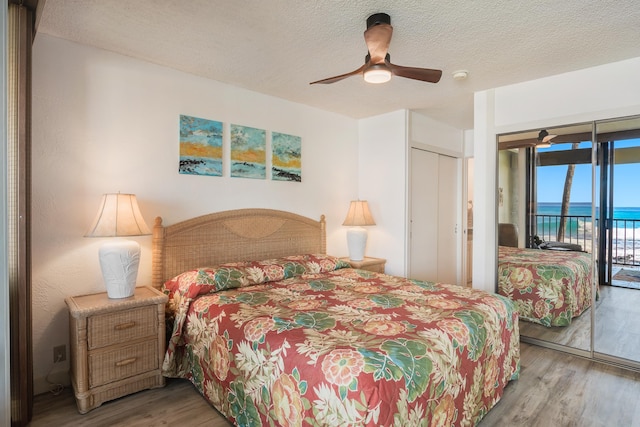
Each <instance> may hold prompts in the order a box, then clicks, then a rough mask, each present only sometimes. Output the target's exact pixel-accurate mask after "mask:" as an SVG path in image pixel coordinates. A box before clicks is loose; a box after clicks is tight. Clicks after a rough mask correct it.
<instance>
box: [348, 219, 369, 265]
mask: <svg viewBox="0 0 640 427" xmlns="http://www.w3.org/2000/svg"><path fill="white" fill-rule="evenodd" d="M347 246H348V247H349V259H350V260H352V261H362V260H363V259H364V249H365V247H366V246H367V230H366V229H365V228H363V227H351V228H349V229H348V230H347Z"/></svg>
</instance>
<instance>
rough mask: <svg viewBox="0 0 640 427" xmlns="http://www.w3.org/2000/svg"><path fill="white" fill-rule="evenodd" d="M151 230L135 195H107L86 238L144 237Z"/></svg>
mask: <svg viewBox="0 0 640 427" xmlns="http://www.w3.org/2000/svg"><path fill="white" fill-rule="evenodd" d="M147 234H151V230H149V227H148V226H147V223H146V222H144V218H143V217H142V214H141V213H140V208H139V207H138V201H137V200H136V196H135V194H120V193H117V194H114V193H112V194H105V195H103V196H102V201H101V202H100V208H99V209H98V213H97V214H96V217H95V219H94V220H93V223H92V224H91V227H90V228H89V231H87V234H85V237H116V236H144V235H147Z"/></svg>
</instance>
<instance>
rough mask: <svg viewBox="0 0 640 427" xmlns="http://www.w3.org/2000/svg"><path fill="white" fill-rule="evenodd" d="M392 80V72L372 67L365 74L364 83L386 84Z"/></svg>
mask: <svg viewBox="0 0 640 427" xmlns="http://www.w3.org/2000/svg"><path fill="white" fill-rule="evenodd" d="M389 80H391V71H389V70H387V69H386V68H382V67H380V68H375V67H371V68H369V69H368V70H367V71H365V72H364V81H365V82H367V83H374V84H380V83H386V82H388V81H389Z"/></svg>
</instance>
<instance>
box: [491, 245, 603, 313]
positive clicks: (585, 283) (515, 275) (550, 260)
mask: <svg viewBox="0 0 640 427" xmlns="http://www.w3.org/2000/svg"><path fill="white" fill-rule="evenodd" d="M592 272H593V262H592V260H591V254H587V253H583V252H573V251H553V250H540V249H521V248H511V247H506V246H500V249H499V254H498V293H500V294H501V295H504V296H506V297H508V298H510V299H511V300H513V301H514V302H515V303H516V306H517V309H518V312H519V314H520V318H521V319H524V320H528V321H530V322H535V323H539V324H541V325H544V326H567V325H569V324H571V319H573V318H574V317H576V316H579V315H580V314H582V312H584V311H585V310H586V309H587V308H589V307H590V306H591V299H592V288H591V285H592V282H593V278H592Z"/></svg>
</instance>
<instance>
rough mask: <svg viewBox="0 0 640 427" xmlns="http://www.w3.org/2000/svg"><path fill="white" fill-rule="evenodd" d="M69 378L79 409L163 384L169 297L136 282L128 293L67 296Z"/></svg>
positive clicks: (82, 411)
mask: <svg viewBox="0 0 640 427" xmlns="http://www.w3.org/2000/svg"><path fill="white" fill-rule="evenodd" d="M65 302H66V303H67V306H68V307H69V329H70V331H69V332H70V341H71V382H72V384H73V389H74V391H75V396H76V402H77V404H78V411H79V412H80V413H81V414H84V413H86V412H88V411H90V410H91V409H94V408H97V407H98V406H100V405H101V404H102V403H104V402H106V401H108V400H112V399H116V398H118V397H122V396H125V395H127V394H131V393H134V392H136V391H140V390H144V389H148V388H155V387H162V386H164V377H163V376H162V373H161V369H162V361H163V358H164V351H165V338H164V337H165V329H164V310H165V304H166V302H167V296H166V295H164V294H163V293H162V292H160V291H158V290H156V289H153V288H150V287H138V288H136V290H135V294H134V295H133V296H132V297H129V298H122V299H109V298H108V297H107V294H106V293H100V294H93V295H83V296H76V297H69V298H67V299H66V300H65Z"/></svg>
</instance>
